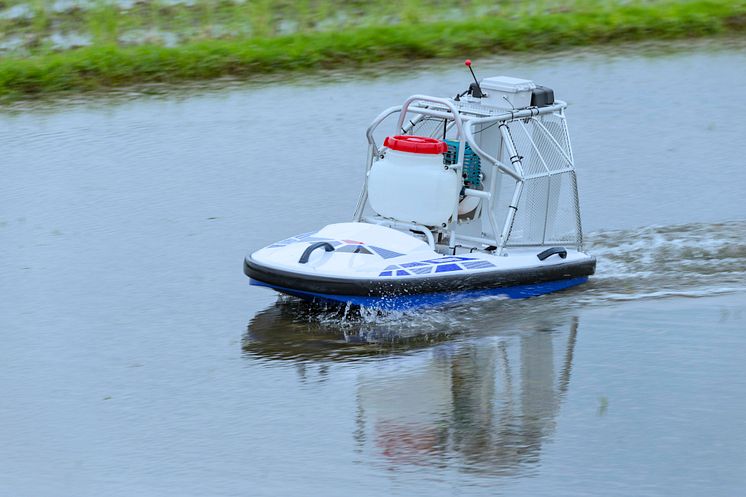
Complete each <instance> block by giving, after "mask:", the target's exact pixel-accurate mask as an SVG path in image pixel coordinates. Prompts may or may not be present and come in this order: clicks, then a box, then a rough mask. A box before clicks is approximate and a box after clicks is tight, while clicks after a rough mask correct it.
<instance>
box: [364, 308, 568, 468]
mask: <svg viewBox="0 0 746 497" xmlns="http://www.w3.org/2000/svg"><path fill="white" fill-rule="evenodd" d="M564 327H567V328H569V329H568V330H567V331H560V330H557V329H555V330H541V329H537V330H534V331H526V332H522V333H520V334H517V335H514V336H508V337H495V338H489V339H481V340H479V341H477V342H476V343H468V344H462V345H460V346H458V347H456V348H443V349H435V350H434V351H433V354H432V355H431V357H429V358H428V359H427V360H426V361H425V363H424V364H422V366H421V367H419V368H416V369H415V370H413V371H410V372H402V371H401V369H400V368H397V369H392V370H391V371H380V370H379V371H376V372H375V373H372V374H366V375H361V378H360V383H359V392H358V403H359V412H360V414H359V418H358V433H357V439H358V443H359V444H360V445H361V449H363V450H366V449H367V450H371V449H372V450H375V451H377V452H379V453H380V454H382V455H383V456H384V457H385V458H386V459H387V460H388V461H389V462H390V463H391V464H403V463H410V464H453V463H455V464H456V465H458V466H459V467H461V468H462V469H465V470H468V471H475V472H480V473H485V474H493V475H509V474H514V473H517V472H519V471H521V470H522V467H523V466H525V465H527V464H532V463H536V462H537V461H538V458H539V455H540V451H541V447H542V443H543V441H544V439H545V438H546V437H547V436H549V435H551V433H552V432H553V431H554V426H555V418H556V416H557V413H558V411H559V408H560V403H561V400H562V398H563V394H564V393H565V391H566V390H567V387H568V383H569V378H570V368H571V365H572V354H573V347H574V344H575V339H576V334H577V319H572V320H571V321H570V322H568V323H565V324H564ZM485 342H486V343H485Z"/></svg>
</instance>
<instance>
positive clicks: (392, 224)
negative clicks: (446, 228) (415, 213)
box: [364, 217, 435, 250]
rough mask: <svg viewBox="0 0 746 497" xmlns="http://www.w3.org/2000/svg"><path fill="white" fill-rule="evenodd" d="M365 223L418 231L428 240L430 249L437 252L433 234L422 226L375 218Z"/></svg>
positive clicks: (367, 219) (367, 218)
mask: <svg viewBox="0 0 746 497" xmlns="http://www.w3.org/2000/svg"><path fill="white" fill-rule="evenodd" d="M364 221H365V222H366V223H371V224H378V225H381V226H389V227H391V228H401V229H408V230H412V231H416V232H417V233H422V234H424V235H425V238H427V244H428V245H430V248H431V249H433V250H435V238H433V234H432V233H431V232H430V230H429V229H427V228H426V227H425V226H420V225H419V224H414V223H403V222H400V221H393V220H390V219H381V218H375V217H366V218H365V219H364Z"/></svg>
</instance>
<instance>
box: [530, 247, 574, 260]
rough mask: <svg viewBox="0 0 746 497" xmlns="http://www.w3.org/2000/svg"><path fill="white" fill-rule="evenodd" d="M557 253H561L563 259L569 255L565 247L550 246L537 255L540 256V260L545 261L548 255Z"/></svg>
mask: <svg viewBox="0 0 746 497" xmlns="http://www.w3.org/2000/svg"><path fill="white" fill-rule="evenodd" d="M555 254H557V255H559V256H560V257H561V258H562V259H565V258H566V257H567V249H566V248H565V247H549V248H548V249H546V250H545V251H544V252H539V253H538V254H536V257H538V258H539V260H540V261H543V260H544V259H546V258H547V257H550V256H552V255H555Z"/></svg>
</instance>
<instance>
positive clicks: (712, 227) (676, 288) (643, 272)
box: [573, 221, 746, 304]
mask: <svg viewBox="0 0 746 497" xmlns="http://www.w3.org/2000/svg"><path fill="white" fill-rule="evenodd" d="M588 242H589V243H588V250H589V251H590V252H591V253H592V254H594V255H595V256H596V257H597V259H598V265H597V268H596V275H595V276H593V277H592V278H591V280H590V283H589V284H588V285H586V286H585V288H583V289H579V291H577V292H574V293H573V296H574V298H575V299H576V300H577V301H578V302H581V303H587V304H597V303H604V302H609V301H618V300H638V299H647V298H660V297H667V296H682V297H706V296H711V295H718V294H722V293H730V292H738V291H743V290H746V221H734V222H728V223H719V224H685V225H678V226H651V227H648V228H640V229H635V230H620V231H601V232H597V233H592V234H590V235H589V236H588Z"/></svg>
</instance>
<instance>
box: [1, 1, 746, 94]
mask: <svg viewBox="0 0 746 497" xmlns="http://www.w3.org/2000/svg"><path fill="white" fill-rule="evenodd" d="M405 3H407V2H405ZM407 4H408V5H410V8H413V7H411V6H412V5H414V4H412V2H411V1H410V2H408V3H407ZM531 5H533V8H526V4H525V3H524V4H521V5H520V6H516V7H514V10H510V8H508V7H505V6H504V5H503V8H502V10H501V11H500V13H499V14H490V15H482V16H479V17H473V18H468V19H463V18H457V20H454V21H445V20H439V21H437V20H436V21H426V22H425V21H422V20H421V18H412V19H410V20H409V21H407V20H406V19H400V20H399V22H398V23H397V24H393V25H391V24H389V25H375V24H373V25H360V26H352V27H350V28H348V29H344V30H335V31H318V30H310V31H307V30H300V31H298V32H295V33H293V34H289V35H275V36H273V35H271V34H266V33H263V34H262V35H261V36H256V35H250V36H249V35H241V34H238V35H230V36H224V37H220V38H210V37H204V38H197V39H190V40H187V41H185V42H184V43H181V44H177V45H175V46H164V45H163V44H159V43H145V44H141V45H128V44H123V43H120V42H118V41H117V40H116V39H115V37H111V36H109V37H107V36H105V35H101V36H100V37H99V38H97V40H96V42H95V43H93V44H92V45H91V46H86V47H82V48H76V49H71V50H62V51H54V50H49V49H45V48H44V47H40V48H38V49H37V50H36V51H31V52H30V53H27V54H23V55H13V54H10V55H8V56H6V57H4V58H2V59H0V96H2V97H4V98H5V99H8V98H11V99H12V98H16V97H27V96H30V95H33V94H39V93H51V92H58V91H70V90H74V91H79V90H90V89H98V88H103V87H114V86H121V85H129V84H136V83H149V82H178V81H185V80H197V79H208V78H215V77H220V76H240V77H248V76H251V75H253V74H259V73H267V72H273V71H288V70H302V69H311V68H319V67H334V66H339V65H341V64H343V63H344V64H362V63H368V62H375V61H380V60H406V59H412V58H418V59H422V58H434V57H451V56H463V55H470V56H476V55H479V54H493V53H496V52H506V51H522V50H544V49H550V50H553V49H558V48H567V47H572V46H582V45H590V44H599V43H608V42H617V41H635V40H647V39H681V38H688V37H697V36H707V35H715V34H721V33H735V32H743V31H746V2H744V1H728V0H726V1H712V0H699V1H696V0H694V1H689V2H682V3H680V2H675V3H674V2H652V3H650V2H646V3H641V2H633V3H625V4H615V3H602V4H599V3H596V2H592V3H591V2H581V3H576V4H572V7H563V8H558V7H549V8H548V7H546V6H545V5H543V4H542V5H541V7H540V8H537V7H536V5H535V4H531ZM414 10H416V9H414ZM104 24H105V23H104ZM110 24H111V23H110ZM110 28H111V29H113V30H115V31H116V29H117V28H116V23H114V25H113V27H112V26H110ZM100 31H102V32H103V31H105V29H103V28H101V29H100Z"/></svg>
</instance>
